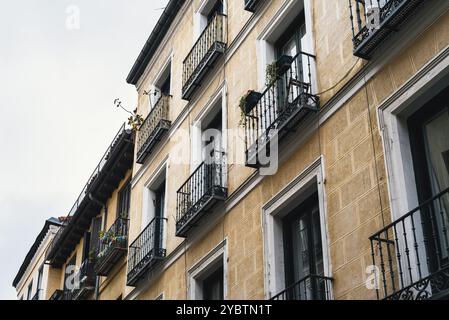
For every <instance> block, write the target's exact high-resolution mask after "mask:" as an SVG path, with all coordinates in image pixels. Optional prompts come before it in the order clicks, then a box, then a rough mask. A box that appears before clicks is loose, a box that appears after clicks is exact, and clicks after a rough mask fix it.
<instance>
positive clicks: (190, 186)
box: [176, 151, 227, 237]
mask: <svg viewBox="0 0 449 320" xmlns="http://www.w3.org/2000/svg"><path fill="white" fill-rule="evenodd" d="M225 166H226V164H225V157H224V153H223V152H221V151H214V152H213V155H212V156H211V157H210V159H209V160H207V161H204V162H203V163H201V164H200V165H199V167H198V168H197V169H196V170H195V171H194V172H193V173H192V175H191V176H190V177H189V178H188V179H187V181H186V182H185V183H184V184H183V185H182V186H181V188H179V190H178V192H177V210H176V234H177V236H180V237H184V236H186V232H187V231H188V230H189V229H190V228H191V227H192V226H193V225H194V224H195V223H196V222H197V220H198V219H200V218H201V213H203V212H205V211H206V210H207V209H208V208H209V207H210V206H212V205H213V204H214V201H220V200H221V201H223V200H225V199H226V197H227V188H226V186H225V185H226V181H225V180H226V177H225Z"/></svg>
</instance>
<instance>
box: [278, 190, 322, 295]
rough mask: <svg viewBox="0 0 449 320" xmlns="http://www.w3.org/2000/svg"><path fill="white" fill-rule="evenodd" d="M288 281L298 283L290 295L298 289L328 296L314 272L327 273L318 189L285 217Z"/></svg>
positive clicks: (298, 291)
mask: <svg viewBox="0 0 449 320" xmlns="http://www.w3.org/2000/svg"><path fill="white" fill-rule="evenodd" d="M283 228H284V254H285V262H286V264H285V283H286V287H287V288H288V287H291V286H294V285H295V284H296V285H297V289H295V290H293V291H292V292H291V293H289V294H291V296H289V298H291V299H298V298H299V297H298V296H297V294H298V293H300V294H303V295H304V296H307V297H310V298H311V299H313V300H324V299H325V292H326V289H325V283H324V281H319V280H317V279H316V278H312V277H311V276H324V267H323V250H322V242H321V238H322V235H321V226H320V211H319V204H318V194H317V193H315V194H314V195H312V196H311V197H310V198H309V199H307V200H306V201H305V202H303V203H302V204H300V205H299V206H298V207H296V208H295V209H294V210H293V211H292V212H290V213H289V214H288V215H287V217H286V218H284V219H283Z"/></svg>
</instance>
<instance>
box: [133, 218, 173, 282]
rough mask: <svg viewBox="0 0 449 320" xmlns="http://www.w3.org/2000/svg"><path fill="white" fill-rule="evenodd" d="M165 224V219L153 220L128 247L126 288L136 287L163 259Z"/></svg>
mask: <svg viewBox="0 0 449 320" xmlns="http://www.w3.org/2000/svg"><path fill="white" fill-rule="evenodd" d="M165 224H166V219H165V218H154V219H153V220H152V221H151V222H150V223H149V224H148V226H147V227H146V228H145V229H144V230H143V231H142V233H141V234H140V235H139V236H138V237H137V239H136V240H135V241H134V242H133V244H131V246H130V247H129V254H128V278H127V285H128V286H136V284H137V283H138V282H139V280H141V279H142V278H143V277H144V276H145V274H146V272H147V271H148V270H149V269H150V268H151V267H152V266H154V265H155V264H156V263H157V262H158V261H160V260H162V259H164V258H165V254H166V250H165V248H164V245H163V239H164V229H165Z"/></svg>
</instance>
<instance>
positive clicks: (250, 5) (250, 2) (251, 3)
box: [245, 0, 262, 12]
mask: <svg viewBox="0 0 449 320" xmlns="http://www.w3.org/2000/svg"><path fill="white" fill-rule="evenodd" d="M261 2H262V0H245V10H246V11H249V12H255V11H256V9H257V7H258V5H259V4H260V3H261Z"/></svg>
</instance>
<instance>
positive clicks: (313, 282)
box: [271, 275, 333, 300]
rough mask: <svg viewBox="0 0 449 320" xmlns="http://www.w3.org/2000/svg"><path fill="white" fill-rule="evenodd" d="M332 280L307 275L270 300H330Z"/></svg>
mask: <svg viewBox="0 0 449 320" xmlns="http://www.w3.org/2000/svg"><path fill="white" fill-rule="evenodd" d="M332 281H333V280H332V278H328V277H324V276H316V275H309V276H307V277H305V278H304V279H302V280H300V281H298V282H296V283H295V284H293V285H292V286H290V287H288V288H287V289H285V290H284V291H282V292H281V293H279V294H277V295H276V296H274V297H273V298H271V300H331V299H332V292H331V285H332Z"/></svg>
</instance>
